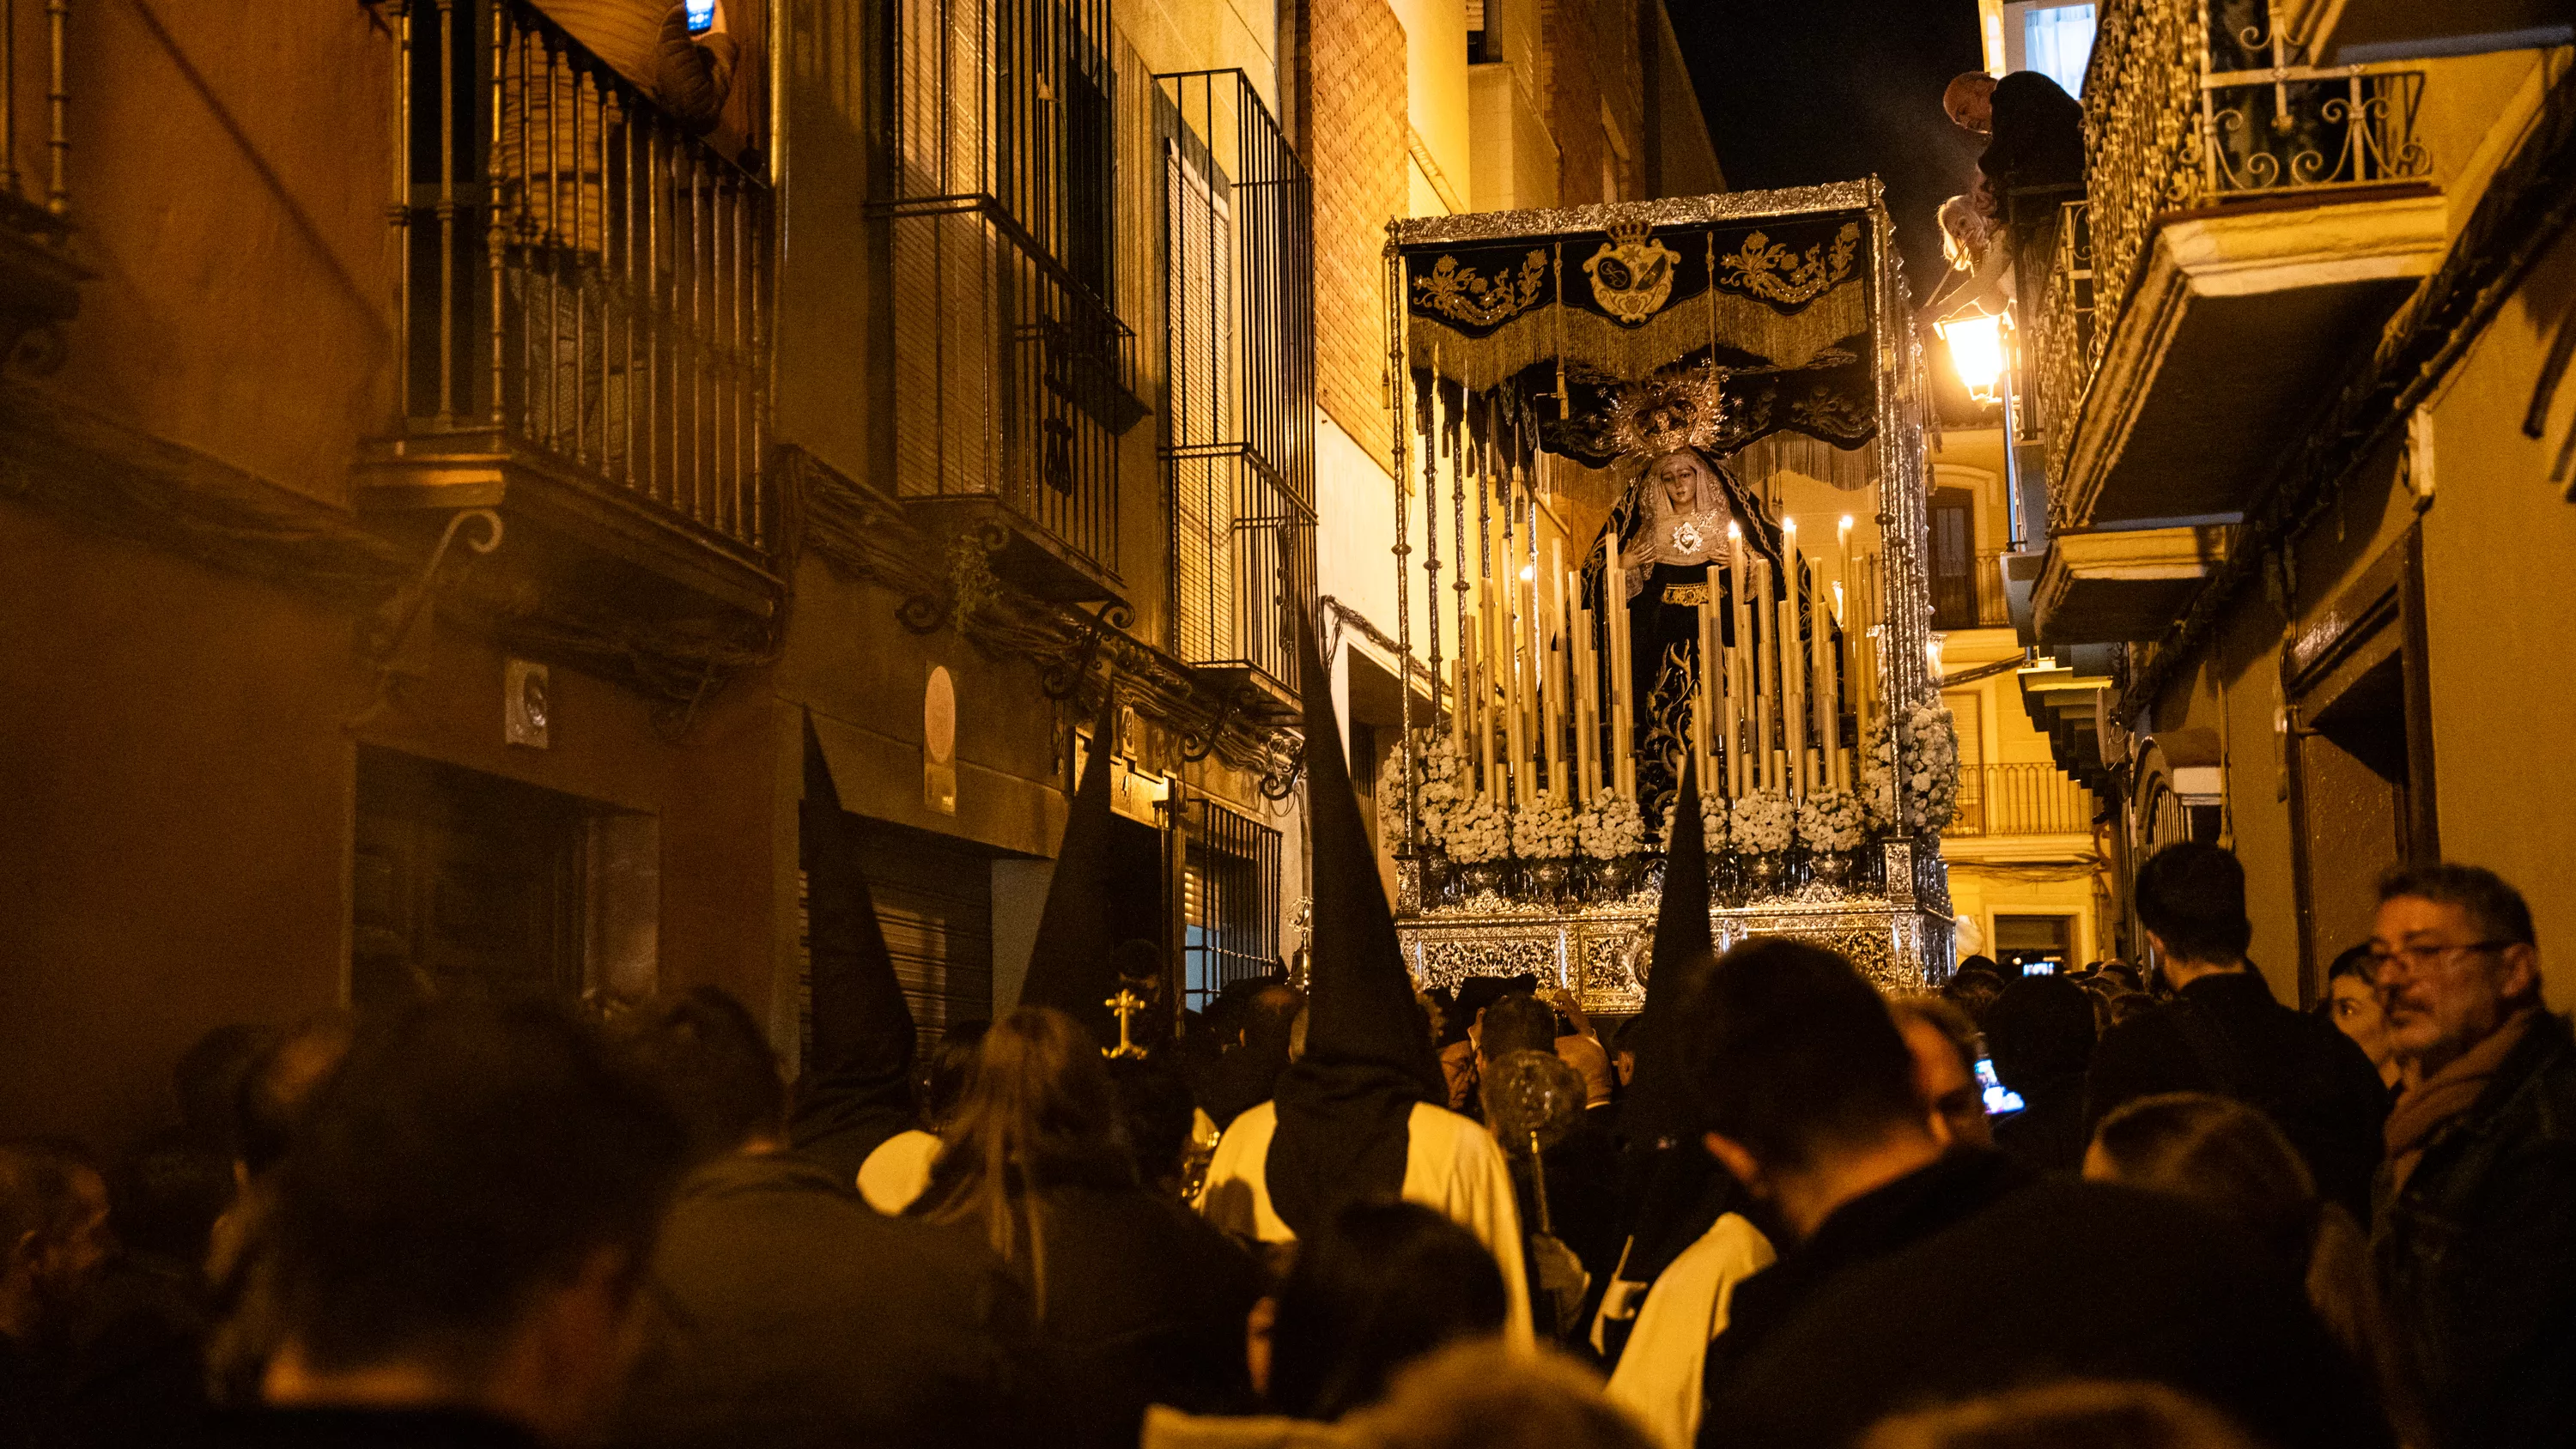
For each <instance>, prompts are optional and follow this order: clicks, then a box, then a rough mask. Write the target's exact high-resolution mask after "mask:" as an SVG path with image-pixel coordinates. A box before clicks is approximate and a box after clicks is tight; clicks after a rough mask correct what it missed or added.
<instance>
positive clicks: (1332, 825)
mask: <svg viewBox="0 0 2576 1449" xmlns="http://www.w3.org/2000/svg"><path fill="white" fill-rule="evenodd" d="M1298 625H1299V628H1298V644H1299V649H1300V656H1299V666H1300V670H1301V673H1302V679H1301V681H1300V683H1301V686H1302V690H1301V692H1302V694H1303V696H1304V701H1305V716H1306V717H1305V729H1306V823H1307V840H1308V852H1309V856H1310V859H1311V860H1312V862H1313V869H1314V883H1313V902H1314V907H1313V916H1312V920H1313V926H1312V936H1311V946H1310V954H1309V959H1310V962H1311V964H1310V966H1309V970H1308V979H1307V1007H1306V1011H1307V1017H1306V1050H1305V1054H1304V1055H1303V1056H1301V1057H1300V1058H1298V1060H1297V1061H1296V1062H1295V1063H1293V1064H1292V1065H1290V1066H1289V1068H1288V1070H1287V1071H1286V1072H1284V1073H1282V1074H1281V1075H1280V1078H1279V1086H1278V1090H1277V1093H1276V1095H1275V1098H1274V1100H1275V1102H1276V1104H1277V1110H1278V1113H1279V1129H1278V1133H1277V1135H1276V1136H1275V1137H1274V1138H1273V1139H1272V1140H1271V1144H1270V1155H1269V1159H1268V1161H1267V1163H1266V1164H1265V1166H1266V1177H1267V1179H1268V1182H1269V1187H1270V1198H1271V1206H1272V1207H1273V1208H1274V1209H1275V1210H1276V1211H1277V1212H1278V1214H1279V1216H1280V1219H1281V1220H1282V1221H1284V1222H1285V1223H1287V1224H1288V1226H1289V1227H1290V1228H1291V1229H1293V1230H1295V1231H1297V1232H1299V1233H1301V1234H1302V1233H1305V1232H1308V1231H1311V1230H1312V1229H1313V1227H1314V1226H1315V1225H1316V1224H1318V1223H1319V1222H1321V1221H1322V1219H1323V1217H1324V1215H1325V1214H1326V1213H1328V1212H1330V1211H1331V1210H1332V1209H1333V1208H1334V1207H1335V1206H1337V1205H1338V1204H1340V1203H1341V1202H1344V1201H1347V1200H1349V1199H1352V1198H1356V1197H1393V1196H1395V1195H1397V1193H1398V1192H1399V1191H1400V1190H1401V1189H1402V1187H1403V1184H1404V1161H1405V1153H1406V1149H1407V1147H1408V1144H1409V1141H1410V1133H1409V1132H1408V1131H1407V1130H1406V1123H1407V1121H1408V1120H1409V1118H1410V1117H1411V1115H1412V1111H1413V1105H1414V1104H1415V1103H1416V1102H1431V1103H1435V1104H1436V1103H1440V1102H1442V1101H1445V1100H1446V1098H1447V1095H1448V1088H1447V1086H1446V1083H1445V1082H1444V1080H1443V1078H1442V1077H1441V1074H1440V1059H1439V1057H1438V1056H1437V1055H1435V1054H1434V1053H1433V1051H1432V1049H1431V1034H1430V1030H1429V1027H1428V1025H1427V1023H1426V1022H1425V1020H1424V1018H1423V1015H1422V1008H1421V1006H1420V1004H1419V1003H1418V1002H1416V1001H1415V1000H1414V995H1413V978H1412V976H1411V975H1410V974H1409V973H1408V972H1407V971H1406V970H1405V966H1404V953H1403V950H1402V948H1401V947H1400V946H1399V945H1398V943H1397V941H1396V935H1395V916H1394V913H1393V912H1392V911H1390V910H1388V909H1387V903H1386V887H1385V884H1384V883H1383V882H1382V881H1381V880H1380V879H1379V876H1378V869H1377V853H1376V852H1375V851H1374V850H1372V849H1371V848H1370V846H1369V841H1368V831H1367V829H1366V828H1365V827H1364V825H1363V824H1362V822H1361V820H1360V809H1359V797H1358V795H1357V794H1356V793H1354V791H1353V790H1352V788H1351V772H1350V765H1349V762H1348V761H1347V760H1346V759H1345V758H1344V756H1343V753H1342V735H1341V722H1340V720H1339V719H1338V718H1337V717H1336V716H1335V715H1334V712H1333V692H1332V676H1331V675H1330V674H1329V673H1327V672H1326V670H1325V667H1324V662H1323V657H1322V654H1321V651H1320V650H1319V649H1318V647H1317V645H1316V641H1315V626H1314V620H1313V619H1312V617H1311V616H1301V617H1300V619H1299V620H1298Z"/></svg>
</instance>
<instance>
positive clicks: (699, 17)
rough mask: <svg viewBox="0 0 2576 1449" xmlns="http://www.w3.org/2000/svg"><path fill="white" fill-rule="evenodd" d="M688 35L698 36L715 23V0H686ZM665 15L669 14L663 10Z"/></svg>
mask: <svg viewBox="0 0 2576 1449" xmlns="http://www.w3.org/2000/svg"><path fill="white" fill-rule="evenodd" d="M688 5H689V33H690V34H692V35H696V34H699V33H701V32H703V31H705V30H707V29H709V28H710V27H712V26H713V25H714V24H715V23H716V0H688ZM662 13H663V14H665V15H668V14H670V13H671V12H669V11H667V10H665V11H663V12H662Z"/></svg>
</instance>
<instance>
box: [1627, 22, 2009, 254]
mask: <svg viewBox="0 0 2576 1449" xmlns="http://www.w3.org/2000/svg"><path fill="white" fill-rule="evenodd" d="M1666 8H1667V9H1669V10H1670V12H1671V14H1672V18H1673V30H1674V32H1675V33H1676V34H1677V35H1678V36H1679V37H1680V39H1681V45H1682V52H1683V54H1684V55H1685V56H1686V57H1687V58H1688V59H1689V61H1690V67H1691V81H1692V84H1693V85H1694V86H1696V87H1697V88H1698V90H1699V99H1700V106H1701V109H1703V110H1704V111H1706V112H1707V114H1708V128H1709V132H1710V134H1711V135H1712V136H1714V137H1715V138H1716V141H1717V159H1718V164H1719V165H1721V166H1723V167H1724V168H1725V170H1726V181H1727V184H1728V185H1729V186H1731V187H1734V188H1736V189H1738V190H1754V189H1767V188H1770V187H1775V186H1804V185H1811V184H1813V183H1816V182H1822V181H1847V180H1851V179H1853V178H1856V177H1861V176H1867V175H1870V174H1871V173H1873V172H1875V173H1876V174H1877V175H1878V176H1879V177H1880V179H1882V180H1883V181H1885V182H1886V183H1887V197H1888V206H1889V209H1890V210H1891V211H1892V212H1893V213H1894V214H1895V217H1896V227H1897V243H1898V246H1899V247H1900V248H1901V249H1902V250H1903V251H1904V253H1905V272H1906V280H1907V283H1908V285H1910V286H1911V287H1912V288H1913V291H1914V295H1915V298H1916V300H1918V301H1919V300H1921V298H1922V297H1923V295H1924V290H1925V287H1926V284H1927V283H1928V282H1929V281H1930V280H1931V279H1932V278H1934V277H1937V276H1938V275H1939V269H1940V267H1941V265H1942V263H1941V237H1940V231H1939V228H1938V227H1937V226H1935V224H1934V223H1933V220H1932V214H1933V211H1934V209H1935V208H1937V207H1939V206H1940V204H1941V201H1942V199H1943V198H1944V197H1947V196H1951V195H1953V194H1955V193H1957V192H1960V191H1964V190H1966V189H1967V185H1968V182H1969V180H1970V179H1971V178H1973V177H1974V176H1975V174H1976V168H1977V152H1978V151H1979V150H1981V149H1982V147H1983V143H1982V142H1981V141H1979V140H1978V139H1977V138H1975V137H1972V136H1969V135H1967V134H1965V133H1964V132H1961V131H1960V130H1958V129H1957V128H1956V127H1954V126H1952V125H1951V124H1950V123H1949V121H1948V120H1946V119H1945V118H1944V117H1943V116H1942V114H1941V88H1942V86H1944V85H1946V84H1947V83H1948V82H1949V79H1950V77H1952V76H1954V75H1957V74H1958V73H1959V72H1961V71H1963V70H1974V69H1976V68H1977V67H1978V65H1979V64H1980V55H1979V50H1978V44H1977V6H1976V0H1666Z"/></svg>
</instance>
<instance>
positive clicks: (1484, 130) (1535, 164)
mask: <svg viewBox="0 0 2576 1449" xmlns="http://www.w3.org/2000/svg"><path fill="white" fill-rule="evenodd" d="M1467 75H1468V82H1469V86H1470V88H1471V90H1472V92H1473V103H1472V109H1471V113H1470V116H1469V129H1470V132H1471V134H1472V135H1473V137H1474V149H1475V159H1474V162H1473V164H1472V171H1471V174H1470V175H1469V178H1468V183H1467V202H1468V204H1469V205H1470V206H1473V207H1474V208H1475V209H1476V210H1478V211H1513V210H1519V209H1522V208H1525V207H1543V206H1554V205H1556V201H1557V190H1556V178H1557V152H1556V140H1555V138H1554V137H1551V136H1550V135H1548V133H1547V121H1546V119H1545V118H1544V117H1542V116H1540V115H1539V113H1538V107H1537V105H1536V104H1535V103H1533V102H1532V101H1531V99H1530V95H1529V90H1528V83H1527V78H1526V77H1525V76H1523V75H1522V74H1521V70H1520V67H1518V66H1514V65H1508V64H1505V63H1502V62H1499V61H1497V62H1494V63H1491V64H1487V65H1479V66H1471V67H1469V68H1468V72H1467Z"/></svg>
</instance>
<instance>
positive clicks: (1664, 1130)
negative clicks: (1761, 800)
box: [1619, 756, 1717, 1143]
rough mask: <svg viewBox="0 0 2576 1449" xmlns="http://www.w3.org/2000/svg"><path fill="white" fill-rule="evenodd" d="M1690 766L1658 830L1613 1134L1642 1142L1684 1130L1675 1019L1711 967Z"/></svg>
mask: <svg viewBox="0 0 2576 1449" xmlns="http://www.w3.org/2000/svg"><path fill="white" fill-rule="evenodd" d="M1699 811H1700V802H1699V777H1698V770H1697V764H1696V762H1695V761H1693V760H1691V759H1690V758H1689V757H1687V756H1685V757H1684V759H1683V762H1682V783H1681V789H1680V790H1679V791H1678V792H1677V793H1676V795H1675V796H1674V802H1673V814H1672V819H1671V823H1670V824H1669V825H1668V826H1667V827H1666V829H1665V831H1664V894H1663V899H1662V901H1661V902H1659V903H1658V905H1657V906H1656V910H1655V939H1654V945H1653V947H1652V952H1653V954H1652V955H1651V956H1650V957H1649V962H1650V969H1649V971H1648V973H1647V976H1646V1004H1645V1006H1644V1007H1643V1008H1642V1009H1641V1010H1640V1011H1639V1012H1638V1016H1639V1018H1640V1019H1639V1021H1638V1023H1637V1032H1636V1035H1637V1038H1638V1040H1637V1074H1636V1079H1635V1080H1634V1081H1632V1082H1630V1083H1629V1084H1628V1101H1627V1105H1626V1106H1624V1107H1622V1108H1621V1109H1620V1114H1619V1117H1620V1128H1621V1130H1622V1131H1624V1132H1625V1133H1626V1134H1627V1136H1628V1139H1629V1140H1630V1141H1631V1142H1637V1143H1648V1142H1652V1141H1654V1140H1655V1139H1656V1138H1658V1137H1669V1136H1673V1135H1675V1134H1678V1133H1682V1132H1686V1131H1688V1130H1689V1128H1690V1090H1691V1089H1690V1083H1689V1082H1688V1081H1686V1080H1684V1078H1683V1073H1682V1064H1681V1060H1680V1056H1681V1053H1680V1050H1679V1048H1680V1046H1681V1043H1680V1041H1679V1039H1678V1033H1679V1030H1680V1027H1679V1016H1680V1013H1681V1012H1682V1011H1683V1010H1684V1008H1685V1007H1686V1006H1687V1004H1688V1003H1689V1000H1690V997H1691V996H1692V994H1693V993H1694V992H1696V991H1697V989H1698V987H1699V983H1700V982H1701V981H1703V980H1705V979H1707V976H1708V972H1709V969H1710V967H1712V966H1714V965H1715V964H1716V961H1717V951H1716V944H1715V942H1714V941H1713V940H1712V938H1711V937H1710V935H1709V929H1708V908H1709V899H1708V848H1707V831H1706V829H1705V827H1703V826H1702V824H1701V822H1700V813H1699Z"/></svg>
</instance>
